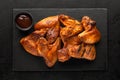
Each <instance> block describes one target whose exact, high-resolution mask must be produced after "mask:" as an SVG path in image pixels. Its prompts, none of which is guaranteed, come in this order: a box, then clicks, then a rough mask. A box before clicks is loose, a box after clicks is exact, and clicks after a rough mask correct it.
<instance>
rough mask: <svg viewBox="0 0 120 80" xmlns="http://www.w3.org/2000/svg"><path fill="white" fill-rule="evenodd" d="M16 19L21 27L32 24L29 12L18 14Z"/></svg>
mask: <svg viewBox="0 0 120 80" xmlns="http://www.w3.org/2000/svg"><path fill="white" fill-rule="evenodd" d="M15 21H16V23H17V25H18V26H19V27H21V28H28V27H30V26H31V25H32V17H31V16H30V15H29V14H27V13H21V14H18V15H17V16H16V20H15Z"/></svg>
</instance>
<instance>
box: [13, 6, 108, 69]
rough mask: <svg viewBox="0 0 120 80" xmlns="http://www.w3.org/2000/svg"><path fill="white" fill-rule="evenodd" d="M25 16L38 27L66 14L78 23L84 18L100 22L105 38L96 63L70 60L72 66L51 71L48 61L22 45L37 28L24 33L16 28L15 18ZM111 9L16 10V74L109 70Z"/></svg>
mask: <svg viewBox="0 0 120 80" xmlns="http://www.w3.org/2000/svg"><path fill="white" fill-rule="evenodd" d="M21 12H28V13H30V14H31V15H32V17H33V21H34V23H36V22H37V21H39V20H41V19H43V18H45V17H48V16H52V15H57V14H66V15H69V16H71V17H73V18H75V19H77V20H81V17H82V16H86V15H87V16H89V17H91V18H92V19H93V20H95V21H96V22H97V28H98V29H99V30H100V32H101V34H102V38H101V41H100V42H99V43H98V44H97V45H96V51H97V56H96V59H95V60H94V61H91V62H90V61H86V60H77V59H70V60H69V61H68V62H65V63H60V62H57V63H56V64H55V66H54V67H52V68H48V67H47V66H46V65H45V63H44V60H43V59H42V58H40V57H35V56H32V55H30V54H28V53H27V52H26V51H25V50H24V49H23V47H22V46H21V45H20V43H19V40H20V39H21V38H22V37H24V36H26V35H28V34H30V33H31V32H32V31H33V28H32V29H31V30H29V31H27V32H22V31H20V30H18V29H17V28H16V24H15V16H16V15H17V14H19V13H21ZM107 28H108V26H107V9H106V8H63V9H58V8H32V9H30V8H29V9H13V71H89V70H106V69H107V56H108V53H107V50H108V49H107Z"/></svg>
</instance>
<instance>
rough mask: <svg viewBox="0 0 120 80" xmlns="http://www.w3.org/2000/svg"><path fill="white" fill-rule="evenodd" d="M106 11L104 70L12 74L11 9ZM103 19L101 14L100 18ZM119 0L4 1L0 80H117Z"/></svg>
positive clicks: (0, 6) (0, 28)
mask: <svg viewBox="0 0 120 80" xmlns="http://www.w3.org/2000/svg"><path fill="white" fill-rule="evenodd" d="M49 7H50V8H55V7H56V8H65V7H67V8H76V7H77V8H78V7H79V8H81V7H82V8H85V7H86V8H88V7H89V8H90V7H92V8H97V7H98V8H104V7H105V8H108V26H109V28H108V31H109V32H108V34H109V36H108V42H109V45H108V50H109V56H108V57H109V59H108V63H109V66H108V67H109V68H108V70H107V71H85V72H13V71H12V8H49ZM101 16H102V15H101ZM119 25H120V0H87V1H86V0H14V1H13V0H4V1H0V50H1V53H0V80H48V79H50V80H120V68H119V67H120V51H119V49H120V26H119Z"/></svg>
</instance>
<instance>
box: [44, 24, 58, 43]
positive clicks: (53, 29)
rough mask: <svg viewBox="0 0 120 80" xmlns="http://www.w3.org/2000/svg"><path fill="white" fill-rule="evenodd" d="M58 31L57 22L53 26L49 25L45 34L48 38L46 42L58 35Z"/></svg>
mask: <svg viewBox="0 0 120 80" xmlns="http://www.w3.org/2000/svg"><path fill="white" fill-rule="evenodd" d="M59 31H60V26H59V23H57V24H56V25H55V26H53V27H51V28H50V29H49V30H48V32H47V34H46V39H47V40H48V43H50V44H51V43H53V42H55V40H56V39H57V37H58V36H59Z"/></svg>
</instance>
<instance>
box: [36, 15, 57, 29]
mask: <svg viewBox="0 0 120 80" xmlns="http://www.w3.org/2000/svg"><path fill="white" fill-rule="evenodd" d="M57 23H58V15H56V16H50V17H47V18H44V19H43V20H40V21H38V22H37V23H36V24H35V25H34V29H35V30H39V29H41V28H51V27H53V26H55V24H57Z"/></svg>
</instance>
